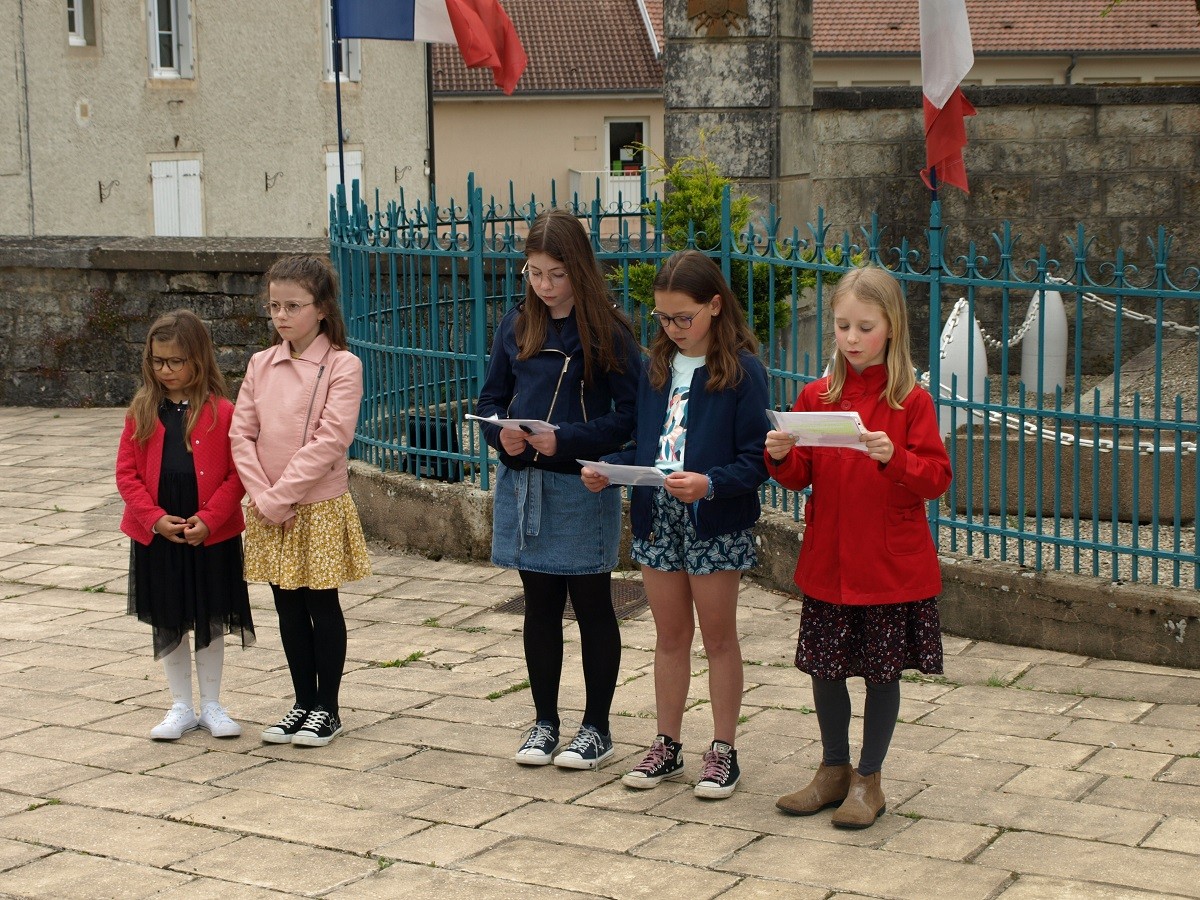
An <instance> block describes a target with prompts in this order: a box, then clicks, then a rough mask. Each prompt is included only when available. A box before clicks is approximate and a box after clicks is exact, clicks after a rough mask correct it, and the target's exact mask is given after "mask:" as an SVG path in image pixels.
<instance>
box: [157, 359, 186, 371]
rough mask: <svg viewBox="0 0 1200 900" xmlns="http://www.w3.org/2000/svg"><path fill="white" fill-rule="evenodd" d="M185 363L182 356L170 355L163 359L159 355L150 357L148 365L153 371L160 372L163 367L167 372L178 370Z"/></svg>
mask: <svg viewBox="0 0 1200 900" xmlns="http://www.w3.org/2000/svg"><path fill="white" fill-rule="evenodd" d="M186 365H187V360H186V359H184V358H183V357H182V356H171V357H168V358H167V359H163V358H162V357H161V356H152V357H150V367H151V368H152V369H154V371H155V372H161V371H162V370H163V369H166V370H167V371H168V372H178V371H179V370H180V369H182V368H183V367H184V366H186Z"/></svg>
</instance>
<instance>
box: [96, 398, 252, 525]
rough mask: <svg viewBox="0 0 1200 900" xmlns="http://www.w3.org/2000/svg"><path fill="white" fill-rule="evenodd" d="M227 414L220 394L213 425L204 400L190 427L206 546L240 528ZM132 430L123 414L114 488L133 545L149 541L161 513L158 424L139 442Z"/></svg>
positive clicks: (229, 411) (230, 415) (161, 433)
mask: <svg viewBox="0 0 1200 900" xmlns="http://www.w3.org/2000/svg"><path fill="white" fill-rule="evenodd" d="M232 418H233V404H232V403H230V402H229V401H228V400H226V399H224V398H221V399H220V400H218V401H217V418H216V426H215V427H212V426H213V413H212V404H211V403H209V402H206V403H205V404H204V408H203V409H202V410H201V411H200V418H199V420H198V421H197V422H196V427H195V428H194V429H192V459H193V462H194V464H195V466H196V486H197V488H198V493H199V496H200V509H198V510H197V511H196V515H197V516H198V517H199V518H200V520H201V521H202V522H203V523H204V524H205V525H207V526H208V530H209V531H210V532H211V533H210V534H209V536H208V538H207V540H205V541H204V546H206V547H208V546H211V545H212V544H216V543H219V542H221V541H226V540H229V538H231V537H235V536H236V535H239V534H241V533H242V531H243V530H244V529H245V527H246V523H245V520H244V519H243V517H242V495H243V494H245V492H246V491H245V489H244V488H243V487H242V482H241V479H239V478H238V474H237V470H236V469H235V468H234V467H233V457H232V456H231V455H230V453H229V423H230V420H231V419H232ZM210 427H212V430H211V431H210V430H209V429H210ZM135 430H136V426H135V424H134V421H133V419H132V418H130V417H129V416H126V417H125V430H124V431H123V432H121V443H120V445H119V446H118V448H117V490H118V491H120V492H121V499H123V500H124V501H125V514H124V515H123V516H122V517H121V531H123V532H125V534H127V535H129V536H130V537H131V538H133V539H134V540H135V541H137V542H138V543H139V544H149V543H150V541H151V540H153V539H154V531H153V529H154V525H155V524H156V523H157V522H158V520H159V519H161V518H162V517H163V516H165V515H166V514H167V511H166V510H165V509H163V508H162V507H161V506H159V505H158V476H159V472H160V470H161V468H162V451H163V439H164V437H165V436H166V429H165V428H163V425H162V422H156V423H155V427H154V432H153V433H152V434H151V435H150V439H149V440H147V441H146V443H144V444H139V443H138V442H137V441H136V440H134V438H133V433H134V431H135Z"/></svg>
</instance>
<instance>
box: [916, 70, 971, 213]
mask: <svg viewBox="0 0 1200 900" xmlns="http://www.w3.org/2000/svg"><path fill="white" fill-rule="evenodd" d="M924 99H925V168H924V169H922V170H921V180H922V181H924V182H925V186H926V187H927V188H929V189H930V190H931V191H932V190H934V186H933V184H932V183H931V182H930V180H929V170H930V169H932V168H933V167H934V166H937V179H938V183H939V184H952V185H954V186H955V187H956V188H961V189H962V190H964V191H966V192H967V193H970V189H969V188H968V187H967V167H966V165H965V164H964V163H963V156H962V148H963V147H965V146H967V123H966V121H965V119H966V117H967V116H973V115H975V107H974V106H972V105H971V101H970V100H968V99H967V98H966V97H964V96H963V92H962V90H961V89H960V88H955V89H954V93H953V94H951V95H950V99H949V100H947V101H946V104H945V106H943V107H942V108H941V109H938V108H937V107H936V106H934V105H933V104H932V103H930V102H929V98H928V97H925V98H924Z"/></svg>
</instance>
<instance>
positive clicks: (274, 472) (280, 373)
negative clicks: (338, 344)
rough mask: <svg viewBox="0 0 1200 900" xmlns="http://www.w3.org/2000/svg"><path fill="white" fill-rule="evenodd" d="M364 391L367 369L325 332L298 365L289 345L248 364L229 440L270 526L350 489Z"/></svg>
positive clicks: (240, 471)
mask: <svg viewBox="0 0 1200 900" xmlns="http://www.w3.org/2000/svg"><path fill="white" fill-rule="evenodd" d="M362 393H363V381H362V363H361V362H359V360H358V357H357V356H355V355H354V354H353V353H351V352H350V351H349V350H335V349H333V345H332V344H330V342H329V338H328V337H326V336H325V334H324V333H322V334H318V335H317V337H316V339H315V340H314V341H313V342H312V343H311V344H310V345H309V346H308V349H306V350H305V351H304V353H302V354H301V355H300V358H299V359H292V356H291V344H290V343H289V342H287V341H284V342H283V343H280V344H276V345H275V346H274V347H271V348H270V349H269V350H263V351H261V352H260V353H256V354H254V356H252V357H251V358H250V363H249V365H247V366H246V377H245V380H243V381H242V388H241V391H239V393H238V398H237V406H236V408H235V409H234V413H233V424H232V426H231V427H230V429H229V442H230V445H231V447H232V449H233V459H234V462H235V463H237V470H238V474H239V475H240V476H241V478H242V483H243V484H244V485H245V486H246V493H248V494H249V495H250V499H251V500H253V501H254V505H255V507H257V509H258V511H259V512H260V513H262V514H263V515H264V516H266V517H267V518H268V519H269V520H270V521H272V522H275V523H276V524H282V523H284V522H285V521H287V520H288V519H290V518H292V516H294V515H295V507H296V506H297V505H299V504H302V503H317V502H319V501H321V500H332V499H333V498H334V497H340V496H341V495H342V494H344V493H346V491H347V490H349V488H350V482H349V477H348V475H347V472H346V451H347V449H348V448H349V447H350V442H351V440H353V438H354V426H355V425H356V424H357V422H358V408H359V405H360V404H361V402H362Z"/></svg>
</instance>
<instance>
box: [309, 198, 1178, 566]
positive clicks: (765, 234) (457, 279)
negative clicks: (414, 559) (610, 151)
mask: <svg viewBox="0 0 1200 900" xmlns="http://www.w3.org/2000/svg"><path fill="white" fill-rule="evenodd" d="M642 195H643V196H642V204H641V207H640V208H641V209H642V210H645V212H644V214H643V213H642V212H640V211H638V210H635V211H632V212H631V211H629V208H628V207H627V206H626V207H622V209H621V211H612V210H607V209H605V208H604V207H603V206H602V205H601V203H600V201H599V200H593V201H592V202H590V203H585V204H580V203H578V202H577V199H576V198H574V197H568V198H560V197H557V196H555V195H554V193H553V191H552V195H551V197H550V198H549V202H548V203H540V202H538V201H537V200H536V199H535V198H530V199H529V200H528V201H527V202H518V201H517V199H516V198H515V197H513V196H511V192H510V196H509V197H508V198H506V199H504V200H497V199H495V198H490V199H488V200H485V199H484V196H483V193H482V191H480V190H478V189H477V188H475V187H474V184H473V182H469V183H468V186H467V193H466V202H465V204H464V203H458V202H455V201H454V200H453V199H452V200H450V201H449V202H446V203H444V204H443V203H439V202H438V201H437V199H436V198H435V197H434V198H430V200H428V201H418V202H414V203H412V204H411V206H410V205H409V204H408V203H407V202H406V199H405V197H404V195H403V193H402V194H401V195H400V197H399V198H398V199H397V200H395V201H391V202H388V203H386V204H381V203H380V201H379V198H378V197H376V198H375V201H374V203H373V205H371V206H370V207H368V205H367V204H366V203H365V202H364V201H363V200H362V199H361V198H360V197H359V196H358V194H357V184H356V185H355V186H354V188H353V189H352V193H351V197H350V198H349V199H348V201H347V200H345V199H341V200H339V199H336V198H335V199H334V200H333V201H331V218H330V248H331V253H332V256H333V259H334V262H335V265H336V267H337V269H338V271H339V273H340V275H341V278H342V289H343V302H344V307H345V311H346V316H347V325H348V329H349V334H350V342H351V345H352V347H353V349H354V350H355V352H356V353H358V354H359V355H360V356H361V358H362V359H363V362H364V377H365V397H364V402H363V408H362V415H361V418H360V421H359V426H358V430H357V434H356V439H355V442H354V447H353V449H352V452H353V454H354V455H355V456H356V457H357V458H359V459H362V460H364V461H366V462H368V463H371V464H372V465H376V466H378V467H379V468H381V469H384V470H393V471H403V472H409V473H411V474H413V475H415V476H417V477H418V478H438V479H441V480H445V481H460V480H462V481H468V482H471V483H473V484H475V485H477V486H479V487H481V488H483V489H487V488H488V487H489V484H490V477H491V468H490V467H491V466H493V465H494V462H495V460H494V457H489V453H488V447H487V446H486V445H485V444H484V443H483V442H482V441H481V440H480V435H479V432H478V429H477V428H475V427H473V426H472V425H471V423H470V422H469V421H464V419H463V416H464V414H466V413H468V412H471V411H472V408H473V404H474V398H475V397H476V395H477V393H478V389H479V385H480V384H481V382H482V378H483V374H484V368H485V365H486V362H487V354H488V351H489V348H490V344H491V338H492V333H493V329H494V327H495V325H496V323H497V322H498V321H499V319H500V317H501V316H502V315H503V314H504V312H505V311H506V310H507V309H508V308H509V307H510V306H511V305H512V304H513V303H514V302H516V301H517V300H518V299H520V297H522V296H523V285H522V282H521V276H520V268H521V266H522V264H523V257H522V249H521V248H522V241H523V238H524V235H525V234H526V232H527V231H528V227H529V225H530V224H531V223H532V221H533V219H534V217H535V216H536V215H537V213H538V212H540V211H541V210H542V209H544V208H546V207H547V206H563V207H565V208H568V209H570V210H572V211H573V212H574V213H575V214H576V215H577V216H578V217H579V218H580V220H581V221H582V222H583V223H584V224H585V225H586V227H587V228H588V230H589V232H590V234H591V236H592V242H593V247H594V249H595V251H596V255H597V257H598V258H599V259H600V260H601V263H602V264H603V265H604V266H605V267H606V270H607V271H608V272H609V273H610V279H611V283H612V286H613V293H614V296H615V297H616V298H617V299H618V300H619V301H620V302H621V303H622V304H623V305H624V307H625V309H626V311H627V312H629V314H630V315H631V317H632V319H633V321H634V322H635V325H636V326H637V327H638V328H639V329H640V333H641V336H642V338H643V341H644V340H645V339H646V338H647V336H648V329H649V328H650V327H651V326H650V324H649V321H648V319H647V316H646V315H645V312H646V310H645V308H644V305H643V304H642V303H641V302H639V299H638V297H637V292H638V284H637V279H636V278H634V277H632V275H631V273H636V272H637V267H638V265H639V264H644V263H649V264H651V265H656V264H657V263H659V262H660V261H661V260H663V259H665V258H666V257H667V256H669V255H670V254H671V253H672V252H674V251H675V250H678V249H681V248H680V247H670V246H664V238H663V228H662V220H661V204H660V203H659V201H658V198H657V197H655V196H652V195H650V194H649V192H648V190H647V186H646V184H645V180H644V179H643V191H642ZM729 204H730V200H729V197H728V193H727V194H726V196H725V200H724V210H723V215H724V217H723V222H724V223H725V226H726V227H723V228H722V230H721V234H720V235H713V236H709V235H703V234H695V233H693V234H691V235H690V237H689V243H690V244H692V245H698V246H700V247H701V248H702V249H706V250H708V251H709V252H711V254H712V255H713V257H714V259H716V260H717V261H718V262H719V264H720V265H721V266H722V269H723V270H724V272H725V273H726V276H727V277H728V278H730V281H731V284H732V286H733V288H734V290H735V292H736V293H738V295H739V296H740V297H742V299H743V301H744V302H745V304H746V306H747V311H748V314H749V315H750V318H751V320H752V321H753V322H754V324H755V330H756V332H757V333H758V334H759V338H760V340H761V342H762V358H763V362H764V364H765V365H766V366H767V370H768V373H769V375H770V378H771V402H772V404H773V405H775V406H777V407H779V408H788V407H790V405H791V403H792V402H793V400H794V399H795V396H796V394H797V392H798V391H799V389H800V387H801V386H802V385H803V384H804V383H807V382H808V381H811V380H813V379H815V378H818V377H820V375H821V374H822V372H823V371H824V368H825V365H826V362H827V358H828V353H829V352H830V349H831V348H832V339H831V336H830V329H829V319H828V312H827V310H826V309H825V300H826V297H825V295H826V293H827V291H828V286H829V285H830V284H832V283H833V282H834V281H836V280H837V278H838V277H839V276H840V274H841V273H842V272H844V271H845V270H846V269H847V268H848V267H850V266H853V265H858V264H861V263H863V262H866V261H870V262H874V263H877V264H879V265H883V266H886V267H887V268H889V269H890V270H891V271H892V272H893V273H894V274H895V275H896V277H897V278H898V279H899V280H900V282H901V283H902V285H903V287H904V290H905V294H906V298H907V301H908V307H909V311H910V317H911V319H912V322H911V325H912V329H913V333H914V344H915V346H914V348H913V349H914V357H915V359H916V360H917V364H918V367H919V368H920V370H921V376H922V379H923V381H924V383H925V384H926V385H927V386H929V387H930V390H931V392H933V393H935V395H936V396H937V397H938V407H939V416H940V417H941V419H942V422H943V430H944V432H945V433H946V443H947V448H948V449H949V451H950V454H951V458H952V460H953V462H954V467H955V478H954V482H953V484H952V485H951V488H950V490H949V491H948V492H947V494H946V496H945V497H943V498H942V499H941V500H940V501H938V502H936V503H932V504H930V505H929V520H930V525H931V528H932V529H933V530H934V534H935V536H936V538H937V540H938V543H939V547H940V548H941V550H942V552H944V553H948V554H963V555H967V556H977V557H988V558H995V559H999V560H1005V561H1011V562H1013V563H1015V564H1018V565H1020V566H1023V567H1026V568H1028V569H1030V570H1038V571H1040V570H1046V569H1049V570H1060V571H1070V572H1076V573H1079V574H1085V575H1092V576H1095V577H1098V578H1102V579H1106V580H1113V581H1133V582H1147V583H1153V584H1163V585H1176V586H1191V587H1193V588H1196V587H1200V573H1198V571H1197V564H1196V551H1195V528H1196V520H1197V518H1200V499H1198V498H1197V492H1196V482H1197V480H1198V476H1200V457H1198V456H1197V453H1196V445H1197V431H1198V426H1197V414H1196V406H1197V399H1196V398H1197V392H1198V390H1200V363H1198V362H1197V358H1198V353H1197V347H1198V344H1200V270H1198V269H1197V267H1196V266H1195V265H1188V264H1185V263H1180V262H1179V261H1178V260H1177V259H1175V258H1174V257H1173V256H1172V241H1171V238H1170V237H1169V236H1168V235H1167V234H1166V232H1165V230H1161V229H1160V231H1159V233H1158V235H1157V236H1156V238H1155V240H1153V241H1151V242H1150V245H1149V252H1150V259H1151V262H1150V264H1149V265H1144V266H1133V265H1130V264H1128V263H1127V262H1126V259H1125V256H1124V254H1123V252H1122V251H1120V250H1118V251H1117V252H1116V253H1115V255H1114V257H1113V258H1112V259H1108V260H1098V259H1095V258H1093V257H1092V255H1091V253H1092V249H1093V241H1092V240H1091V239H1090V238H1089V236H1088V235H1087V234H1086V232H1085V230H1084V228H1083V227H1082V226H1080V227H1079V229H1078V231H1077V233H1076V235H1075V236H1074V238H1073V239H1072V240H1071V241H1069V246H1070V252H1071V258H1069V259H1064V260H1061V261H1060V260H1058V259H1055V258H1053V257H1051V256H1050V255H1049V254H1048V252H1047V250H1046V248H1044V247H1043V248H1040V249H1039V251H1038V252H1037V254H1036V255H1034V256H1032V257H1028V256H1022V255H1021V253H1020V251H1019V247H1018V240H1017V238H1016V237H1015V236H1014V235H1013V234H1012V233H1011V230H1010V229H1009V227H1008V226H1007V225H1005V226H1003V227H1002V228H1001V230H999V231H998V232H997V233H996V234H993V235H990V236H987V238H986V241H985V243H984V244H983V246H982V247H980V246H977V245H976V244H975V243H970V244H968V245H966V246H965V247H964V248H963V252H960V253H956V254H955V255H953V257H952V258H944V251H943V236H942V227H941V221H940V209H939V205H938V203H937V202H936V201H935V202H934V203H932V204H931V211H930V226H929V228H928V230H927V231H926V233H925V234H922V235H917V236H914V238H913V239H912V240H910V239H909V238H907V237H901V238H900V239H898V240H894V239H893V240H887V239H885V235H884V233H883V231H882V230H881V228H880V226H879V223H878V221H876V220H874V219H873V220H872V221H871V222H870V223H869V224H867V225H864V226H862V227H861V228H860V229H858V231H857V233H856V234H851V233H848V232H843V233H840V234H833V233H831V230H830V229H829V227H828V226H827V224H826V222H825V219H824V215H823V213H821V212H820V211H818V214H817V219H816V222H815V223H812V224H811V225H809V226H808V228H807V230H806V233H805V234H800V233H799V232H798V231H791V232H789V233H786V234H784V233H781V232H780V231H778V229H777V226H776V225H775V224H774V222H775V220H774V217H773V215H768V216H767V217H765V218H764V219H762V220H759V221H757V222H754V223H752V224H751V225H750V226H749V227H748V228H747V229H746V230H745V232H744V233H742V234H732V233H730V229H729V228H728V227H727V226H728V223H729ZM1060 330H1061V331H1062V340H1061V341H1059V340H1058V333H1059V331H1060ZM763 498H764V502H766V503H767V504H768V505H769V506H772V507H774V508H776V509H778V510H782V511H785V512H788V513H790V514H791V515H793V516H796V517H799V516H800V514H801V511H802V506H803V497H802V496H797V495H796V494H794V493H792V492H790V491H786V490H784V489H782V488H780V487H779V486H778V485H775V484H774V483H773V482H769V483H768V485H767V487H765V488H764V490H763Z"/></svg>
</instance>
